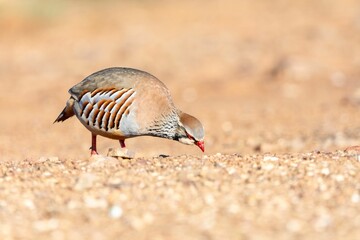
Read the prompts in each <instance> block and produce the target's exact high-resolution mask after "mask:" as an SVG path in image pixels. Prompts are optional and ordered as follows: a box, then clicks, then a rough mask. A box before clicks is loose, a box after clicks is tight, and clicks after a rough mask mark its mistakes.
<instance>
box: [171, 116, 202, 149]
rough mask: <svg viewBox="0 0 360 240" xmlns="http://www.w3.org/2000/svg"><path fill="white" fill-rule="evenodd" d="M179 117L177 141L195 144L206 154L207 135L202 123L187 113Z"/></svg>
mask: <svg viewBox="0 0 360 240" xmlns="http://www.w3.org/2000/svg"><path fill="white" fill-rule="evenodd" d="M179 117H180V118H179V135H178V139H177V140H178V141H179V142H181V143H184V144H195V145H196V146H198V147H199V148H200V149H201V151H203V152H204V151H205V146H204V134H205V133H204V127H203V126H202V124H201V122H200V121H199V120H198V119H197V118H195V117H193V116H191V115H189V114H186V113H180V114H179Z"/></svg>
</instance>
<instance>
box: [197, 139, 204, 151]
mask: <svg viewBox="0 0 360 240" xmlns="http://www.w3.org/2000/svg"><path fill="white" fill-rule="evenodd" d="M195 144H196V145H197V146H198V147H199V148H200V149H201V151H203V152H205V146H204V141H198V142H196V143H195Z"/></svg>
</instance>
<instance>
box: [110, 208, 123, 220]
mask: <svg viewBox="0 0 360 240" xmlns="http://www.w3.org/2000/svg"><path fill="white" fill-rule="evenodd" d="M122 215H123V209H122V208H121V207H120V206H118V205H113V206H112V207H111V208H110V210H109V217H111V218H114V219H118V218H121V217H122Z"/></svg>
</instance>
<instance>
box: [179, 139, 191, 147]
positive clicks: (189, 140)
mask: <svg viewBox="0 0 360 240" xmlns="http://www.w3.org/2000/svg"><path fill="white" fill-rule="evenodd" d="M179 142H181V143H184V144H187V145H191V144H194V142H195V141H194V140H191V139H190V138H179Z"/></svg>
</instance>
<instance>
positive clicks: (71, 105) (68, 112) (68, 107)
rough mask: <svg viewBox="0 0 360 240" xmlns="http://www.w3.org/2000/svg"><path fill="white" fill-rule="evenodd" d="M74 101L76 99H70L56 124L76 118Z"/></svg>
mask: <svg viewBox="0 0 360 240" xmlns="http://www.w3.org/2000/svg"><path fill="white" fill-rule="evenodd" d="M74 101H75V99H74V98H72V97H70V98H69V100H68V101H67V102H66V106H65V108H64V110H62V112H61V113H60V115H59V116H58V117H57V118H56V120H55V121H54V123H56V122H63V121H65V120H66V119H68V118H70V117H72V116H74V110H73V109H74Z"/></svg>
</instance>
